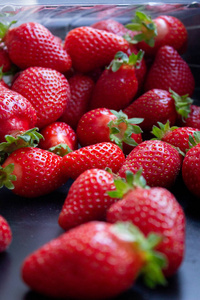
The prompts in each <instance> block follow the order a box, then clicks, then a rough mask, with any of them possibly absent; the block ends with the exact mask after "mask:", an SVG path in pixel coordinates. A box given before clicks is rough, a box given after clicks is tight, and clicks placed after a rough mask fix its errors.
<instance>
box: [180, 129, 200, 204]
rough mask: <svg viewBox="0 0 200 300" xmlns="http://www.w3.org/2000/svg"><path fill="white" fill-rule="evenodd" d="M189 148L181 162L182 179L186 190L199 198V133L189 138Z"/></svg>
mask: <svg viewBox="0 0 200 300" xmlns="http://www.w3.org/2000/svg"><path fill="white" fill-rule="evenodd" d="M190 148H191V149H189V150H188V151H187V153H186V155H185V157H184V160H183V164H182V178H183V181H184V183H185V185H186V187H187V188H188V190H189V191H190V192H191V193H192V194H193V195H194V196H196V197H197V198H199V197H200V190H199V185H200V133H199V132H194V134H193V138H192V136H190Z"/></svg>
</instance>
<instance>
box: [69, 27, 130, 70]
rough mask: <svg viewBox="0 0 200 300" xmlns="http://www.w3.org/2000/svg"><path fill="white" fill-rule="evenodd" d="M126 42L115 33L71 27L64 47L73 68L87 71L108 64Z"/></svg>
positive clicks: (123, 49)
mask: <svg viewBox="0 0 200 300" xmlns="http://www.w3.org/2000/svg"><path fill="white" fill-rule="evenodd" d="M128 45H129V44H128V42H127V41H126V40H125V39H124V38H123V37H120V36H118V35H116V34H113V33H110V32H107V31H102V30H98V29H95V28H92V27H87V26H83V27H78V28H75V29H72V30H71V31H70V32H69V33H68V34H67V36H66V37H65V43H64V48H65V49H66V51H67V52H68V53H69V55H70V56H71V59H72V66H73V67H74V68H75V70H77V71H80V72H83V73H87V72H90V71H92V70H94V69H96V68H98V67H104V66H106V65H108V64H109V63H110V62H111V60H112V59H113V58H114V56H115V54H116V53H117V52H118V51H126V50H127V49H128Z"/></svg>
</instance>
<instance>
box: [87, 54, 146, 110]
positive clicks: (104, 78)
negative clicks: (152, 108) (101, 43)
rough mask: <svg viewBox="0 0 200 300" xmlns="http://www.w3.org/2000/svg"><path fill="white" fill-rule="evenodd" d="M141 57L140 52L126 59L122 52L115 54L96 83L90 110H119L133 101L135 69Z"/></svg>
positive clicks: (136, 89)
mask: <svg viewBox="0 0 200 300" xmlns="http://www.w3.org/2000/svg"><path fill="white" fill-rule="evenodd" d="M142 55H143V54H142V52H138V54H137V55H135V54H134V53H132V54H131V55H130V56H129V57H128V56H127V55H126V54H125V53H123V52H117V54H116V55H115V58H114V60H112V62H111V64H110V66H109V67H108V68H106V69H105V71H104V72H103V73H102V74H101V76H100V77H99V79H98V81H97V82H96V85H95V87H94V90H93V94H92V98H91V101H90V105H89V108H90V109H94V108H99V107H106V108H110V109H115V110H120V109H122V108H124V107H126V106H127V105H128V104H129V103H130V102H131V101H132V100H133V98H134V96H135V95H136V93H137V91H138V80H137V78H136V74H135V68H136V67H137V64H138V63H139V64H140V61H141V58H142Z"/></svg>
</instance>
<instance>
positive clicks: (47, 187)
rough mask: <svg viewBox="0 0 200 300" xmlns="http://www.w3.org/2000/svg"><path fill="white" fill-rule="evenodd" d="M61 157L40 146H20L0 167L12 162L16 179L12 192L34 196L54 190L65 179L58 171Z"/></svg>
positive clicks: (24, 195) (28, 196) (23, 195)
mask: <svg viewBox="0 0 200 300" xmlns="http://www.w3.org/2000/svg"><path fill="white" fill-rule="evenodd" d="M61 160H62V158H61V157H60V156H58V155H56V154H54V153H51V152H49V151H46V150H43V149H40V148H33V147H27V148H20V149H18V150H15V151H14V152H12V154H10V155H9V157H8V158H7V159H6V160H5V162H4V163H3V165H2V167H3V168H4V167H5V166H7V165H9V164H11V163H13V164H14V166H15V167H14V171H13V174H14V175H16V177H17V179H16V181H13V184H14V189H13V193H14V194H16V195H19V196H22V197H27V198H34V197H39V196H42V195H45V194H49V193H50V192H52V191H54V190H56V189H57V188H58V187H59V186H61V185H62V184H63V183H64V182H65V181H64V180H63V178H62V176H61V173H60V163H61Z"/></svg>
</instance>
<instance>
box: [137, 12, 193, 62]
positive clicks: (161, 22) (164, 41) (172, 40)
mask: <svg viewBox="0 0 200 300" xmlns="http://www.w3.org/2000/svg"><path fill="white" fill-rule="evenodd" d="M153 21H154V23H155V24H156V27H157V36H155V45H154V46H153V47H150V46H149V45H148V44H147V43H145V42H144V41H143V42H139V43H138V44H137V47H138V48H139V49H143V50H144V51H145V55H147V56H151V57H154V56H155V55H156V52H157V51H158V49H159V48H160V47H162V46H164V45H168V46H172V47H173V48H174V49H176V50H177V51H178V52H180V53H182V52H184V50H185V49H186V47H187V40H188V34H187V30H186V28H185V26H184V24H183V23H182V22H181V21H180V20H179V19H177V18H176V17H174V16H167V15H161V16H158V17H157V18H155V19H153Z"/></svg>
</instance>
